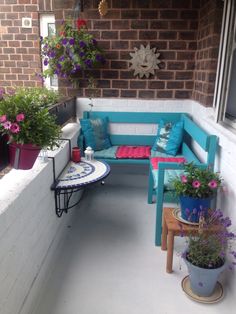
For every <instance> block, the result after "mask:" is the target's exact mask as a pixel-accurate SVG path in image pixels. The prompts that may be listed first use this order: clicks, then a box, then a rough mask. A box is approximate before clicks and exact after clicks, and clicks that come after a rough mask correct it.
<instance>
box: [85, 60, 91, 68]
mask: <svg viewBox="0 0 236 314" xmlns="http://www.w3.org/2000/svg"><path fill="white" fill-rule="evenodd" d="M85 64H86V65H87V67H88V68H91V67H92V60H90V59H87V60H85Z"/></svg>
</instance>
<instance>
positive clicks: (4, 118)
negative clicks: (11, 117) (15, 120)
mask: <svg viewBox="0 0 236 314" xmlns="http://www.w3.org/2000/svg"><path fill="white" fill-rule="evenodd" d="M6 121H7V116H6V115H5V114H4V115H3V116H1V117H0V123H4V122H6Z"/></svg>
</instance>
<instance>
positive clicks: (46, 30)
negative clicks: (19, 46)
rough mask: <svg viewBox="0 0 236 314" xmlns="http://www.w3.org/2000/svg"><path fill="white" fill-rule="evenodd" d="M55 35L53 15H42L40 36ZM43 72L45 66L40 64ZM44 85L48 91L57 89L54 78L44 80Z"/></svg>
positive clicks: (56, 81) (55, 77)
mask: <svg viewBox="0 0 236 314" xmlns="http://www.w3.org/2000/svg"><path fill="white" fill-rule="evenodd" d="M55 33H56V25H55V16H54V15H53V14H42V15H41V16H40V35H41V36H42V37H46V36H53V35H54V34H55ZM42 67H43V70H46V69H47V66H45V65H44V64H42ZM44 85H45V86H46V87H47V88H50V89H55V90H57V89H58V79H57V76H56V75H55V76H54V77H49V78H46V79H45V81H44Z"/></svg>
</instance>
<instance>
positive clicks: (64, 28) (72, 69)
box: [41, 19, 105, 82]
mask: <svg viewBox="0 0 236 314" xmlns="http://www.w3.org/2000/svg"><path fill="white" fill-rule="evenodd" d="M41 43H42V58H43V63H44V65H45V66H48V68H47V69H46V70H45V71H44V72H43V77H53V76H54V75H57V76H58V77H62V78H66V79H69V80H70V81H71V82H75V81H77V76H78V73H79V72H81V71H82V70H90V69H93V68H95V67H97V66H98V65H101V64H103V63H105V59H104V57H103V52H102V50H101V49H100V48H99V46H98V43H97V41H96V39H95V38H94V37H93V35H92V34H90V33H88V30H87V26H86V21H85V20H81V19H78V20H77V28H74V27H73V25H72V23H71V21H63V23H62V25H61V27H60V28H59V30H58V31H57V33H56V34H55V35H50V36H48V37H45V38H41Z"/></svg>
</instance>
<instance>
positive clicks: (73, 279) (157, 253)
mask: <svg viewBox="0 0 236 314" xmlns="http://www.w3.org/2000/svg"><path fill="white" fill-rule="evenodd" d="M146 199H147V176H145V175H142V174H141V175H138V174H130V175H120V174H119V171H114V172H112V173H111V174H110V176H109V177H108V178H107V180H106V184H105V186H101V185H96V186H91V187H90V188H89V189H87V191H86V192H85V193H84V196H83V199H82V201H81V202H80V204H79V206H78V207H77V208H75V209H72V210H74V211H76V212H75V213H74V220H73V223H72V224H71V226H68V234H67V237H66V238H65V241H64V243H63V245H62V246H61V248H60V250H59V251H58V256H57V263H56V264H55V266H54V267H53V268H52V269H51V272H50V276H49V277H48V279H47V281H46V282H45V287H44V289H43V291H42V293H41V295H40V296H39V300H38V303H37V306H36V309H35V311H34V313H33V314H175V313H181V314H189V313H191V314H199V313H203V314H204V313H207V314H213V313H214V314H218V313H224V314H231V313H235V312H234V310H233V309H234V307H233V300H232V298H230V297H229V295H227V294H226V295H225V297H224V299H223V300H222V301H221V302H219V303H217V304H212V305H205V304H199V303H196V302H194V301H192V300H190V299H189V298H188V297H187V296H186V295H185V294H184V292H183V291H182V289H181V280H182V278H183V277H185V276H186V274H187V272H186V268H185V265H184V264H183V262H180V258H179V257H178V256H177V254H175V256H174V272H173V273H172V274H167V273H166V272H165V263H166V253H165V252H163V251H161V249H160V248H159V247H155V246H154V221H155V204H153V205H148V204H147V201H146ZM62 219H63V218H62ZM182 245H183V244H182V243H181V241H178V240H177V241H176V246H175V248H176V250H179V249H180V247H181V246H182ZM180 264H181V266H182V267H181V268H182V269H180Z"/></svg>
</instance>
